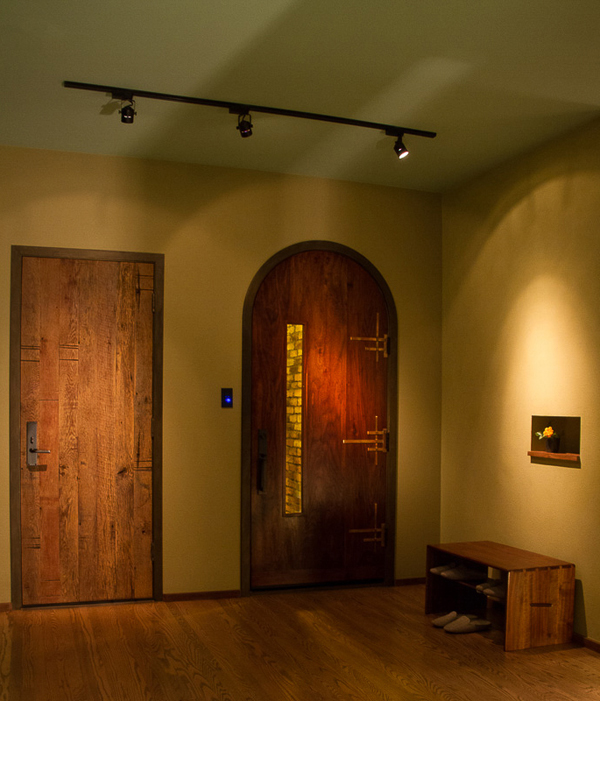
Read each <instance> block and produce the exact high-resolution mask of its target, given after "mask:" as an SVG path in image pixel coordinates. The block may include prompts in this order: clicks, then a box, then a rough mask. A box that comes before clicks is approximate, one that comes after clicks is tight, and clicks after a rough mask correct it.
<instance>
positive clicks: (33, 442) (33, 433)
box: [27, 421, 50, 467]
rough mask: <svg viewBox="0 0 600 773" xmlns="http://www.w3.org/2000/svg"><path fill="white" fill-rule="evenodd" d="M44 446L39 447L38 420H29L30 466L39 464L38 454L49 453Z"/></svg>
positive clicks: (28, 445) (28, 455)
mask: <svg viewBox="0 0 600 773" xmlns="http://www.w3.org/2000/svg"><path fill="white" fill-rule="evenodd" d="M49 453H50V451H47V450H46V449H43V448H38V447H37V421H28V422H27V465H28V466H29V467H35V466H36V465H37V455H38V454H49Z"/></svg>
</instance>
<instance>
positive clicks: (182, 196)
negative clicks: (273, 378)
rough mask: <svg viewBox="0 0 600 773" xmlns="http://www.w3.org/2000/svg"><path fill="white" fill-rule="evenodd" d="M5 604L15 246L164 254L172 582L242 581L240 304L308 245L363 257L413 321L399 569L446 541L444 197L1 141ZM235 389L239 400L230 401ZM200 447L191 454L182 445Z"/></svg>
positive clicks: (416, 571)
mask: <svg viewBox="0 0 600 773" xmlns="http://www.w3.org/2000/svg"><path fill="white" fill-rule="evenodd" d="M0 180H1V181H2V183H1V186H0V331H2V334H1V335H0V374H2V377H1V378H0V603H2V602H7V601H9V600H10V570H9V555H10V550H9V468H8V437H9V428H8V394H9V391H8V388H9V371H8V366H9V300H10V247H11V245H12V244H22V245H33V246H41V247H70V248H80V249H104V250H132V251H140V252H162V253H164V254H165V256H166V260H165V262H166V268H165V352H164V354H165V374H164V420H165V429H164V589H165V592H167V593H176V592H193V591H213V590H232V589H237V588H239V583H240V577H239V553H240V537H239V532H240V463H241V462H240V453H241V452H240V434H241V422H240V418H241V417H240V397H241V361H242V352H241V340H242V333H241V331H242V326H241V323H242V306H243V301H244V296H245V294H246V291H247V288H248V286H249V284H250V281H251V280H252V278H253V276H254V275H255V273H256V272H257V271H258V269H259V268H260V266H261V265H262V264H263V263H264V262H265V261H266V260H267V259H268V258H269V257H271V255H273V254H274V253H276V252H277V251H278V250H280V249H282V248H284V247H287V246H289V245H291V244H294V243H296V242H300V241H304V240H309V239H327V240H331V241H336V242H339V243H342V244H345V245H347V246H348V247H351V248H352V249H355V250H357V251H358V252H360V253H362V254H363V255H364V256H365V257H366V258H368V259H369V260H370V261H371V262H372V263H374V264H375V266H377V268H378V269H379V270H380V271H381V272H382V274H383V275H384V277H385V278H386V280H387V282H388V284H389V286H390V288H391V290H392V293H393V295H394V298H395V301H396V304H397V311H398V321H399V342H398V350H399V422H400V426H399V434H400V458H399V482H398V538H397V567H396V574H397V576H398V577H400V578H402V577H414V576H422V574H423V564H424V551H425V544H426V543H427V542H428V541H436V540H437V539H438V538H439V480H440V466H439V454H440V451H439V445H440V401H441V391H440V382H441V365H440V363H441V359H440V358H441V350H440V341H441V217H440V199H439V197H437V196H435V195H432V194H425V193H418V192H411V191H402V190H398V189H392V188H379V187H375V186H367V185H357V184H352V183H341V182H334V181H328V180H319V179H312V178H303V177H294V176H284V175H273V174H262V173H254V172H248V171H242V170H233V169H230V170H226V169H217V168H212V167H197V166H187V165H175V164H167V163H159V162H147V161H141V160H134V159H123V158H112V157H101V156H88V155H83V154H69V153H59V152H47V151H34V150H27V149H19V148H0ZM222 386H232V387H233V388H234V394H235V398H236V407H235V408H234V409H233V410H227V411H223V410H222V409H221V408H220V388H221V387H222ZM190 437H191V439H192V441H193V443H192V444H193V446H194V447H195V449H196V450H195V452H194V454H192V455H190V454H185V455H184V454H183V453H182V447H183V446H184V445H185V446H189V445H190Z"/></svg>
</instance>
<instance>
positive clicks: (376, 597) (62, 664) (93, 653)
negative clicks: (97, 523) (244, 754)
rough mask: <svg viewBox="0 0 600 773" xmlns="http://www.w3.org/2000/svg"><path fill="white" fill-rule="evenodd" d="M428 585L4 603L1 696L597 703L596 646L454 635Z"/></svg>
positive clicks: (599, 692) (598, 666) (495, 634)
mask: <svg viewBox="0 0 600 773" xmlns="http://www.w3.org/2000/svg"><path fill="white" fill-rule="evenodd" d="M424 595H425V590H424V587H423V586H418V585H412V586H400V587H395V588H394V587H389V588H388V587H386V588H355V589H335V590H319V591H297V592H284V593H265V594H256V595H254V596H251V597H247V598H228V599H219V600H193V601H173V602H159V603H156V602H142V603H124V604H100V605H91V606H87V607H86V606H79V607H70V608H69V607H59V608H47V609H21V610H12V611H6V612H2V613H0V699H1V700H4V701H16V700H28V701H37V700H62V701H101V700H111V701H131V700H140V701H205V700H213V701H249V700H250V701H356V700H358V701H448V700H450V701H482V700H486V701H514V700H520V701H596V700H600V654H598V653H596V652H593V651H591V650H589V649H585V648H583V647H579V646H576V645H569V646H567V647H561V646H558V645H557V646H552V647H539V648H535V649H529V650H522V651H515V652H505V651H504V649H503V644H502V640H501V636H500V635H499V634H498V632H485V633H476V634H467V635H452V634H448V633H446V632H445V631H443V630H441V629H438V628H434V627H433V626H432V624H431V620H432V618H434V617H435V615H425V614H424V613H423V609H424Z"/></svg>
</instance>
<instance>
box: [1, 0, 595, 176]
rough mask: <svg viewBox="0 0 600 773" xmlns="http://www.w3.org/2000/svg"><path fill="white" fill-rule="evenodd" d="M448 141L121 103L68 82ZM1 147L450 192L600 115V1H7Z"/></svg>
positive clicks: (154, 103)
mask: <svg viewBox="0 0 600 773" xmlns="http://www.w3.org/2000/svg"><path fill="white" fill-rule="evenodd" d="M65 80H70V81H80V82H86V83H94V84H101V85H107V86H118V87H124V88H132V89H139V90H146V91H154V92H163V93H169V94H178V95H185V96H192V97H202V98H208V99H215V100H221V101H232V102H241V103H250V104H255V105H265V106H269V107H276V108H285V109H290V110H298V111H303V112H313V113H324V114H327V115H333V116H341V117H344V118H352V119H358V120H366V121H372V122H376V123H385V124H394V125H400V126H408V127H412V128H415V129H424V130H427V131H435V132H437V137H436V138H435V139H428V138H422V137H410V136H406V137H405V140H406V144H407V145H408V147H409V150H410V155H409V156H408V158H406V159H404V160H402V161H398V159H397V158H396V157H395V156H394V153H393V151H392V148H393V144H394V139H393V138H392V137H386V136H385V134H384V133H383V132H381V131H378V130H373V129H365V128H355V127H346V126H339V125H333V124H329V123H321V122H317V121H307V120H303V119H299V118H289V117H281V116H273V115H265V114H259V113H255V114H253V116H252V120H253V124H254V133H253V136H252V137H251V138H248V139H242V138H241V137H240V135H239V132H237V131H236V130H235V127H236V123H237V116H235V115H230V114H229V113H228V111H227V110H225V109H219V108H214V107H199V106H195V105H194V106H189V105H182V104H177V103H171V102H160V101H155V100H147V99H138V100H137V102H136V109H137V116H136V119H135V121H134V123H133V124H132V125H125V124H122V123H121V122H120V119H119V115H118V112H117V110H118V108H119V107H120V104H119V103H118V102H115V101H112V100H111V98H110V95H105V94H103V93H94V92H86V91H76V90H72V89H65V88H63V86H62V83H63V81H65ZM0 105H1V108H0V144H2V145H16V146H24V147H31V148H48V149H56V150H65V151H75V152H84V153H99V154H108V155H122V156H136V157H142V158H151V159H163V160H169V161H175V162H186V163H194V164H210V165H214V166H224V167H239V168H247V169H256V170H263V171H272V172H286V173H291V174H300V175H309V176H318V177H326V178H333V179H341V180H353V181H357V182H364V183H374V184H378V185H388V186H394V187H400V188H412V189H417V190H426V191H442V190H446V189H448V188H450V187H452V186H455V185H457V184H459V183H460V182H462V181H464V180H466V179H469V178H471V177H473V176H475V175H477V174H478V173H480V172H482V171H484V170H486V169H489V168H491V167H493V166H495V165H497V164H498V163H501V162H502V161H504V160H506V159H507V158H510V157H512V156H515V155H517V154H519V153H521V152H523V151H525V150H528V149H530V148H532V147H535V146H536V145H538V144H541V143H543V142H545V141H547V140H549V139H552V138H555V137H560V136H561V135H562V134H564V133H565V132H567V131H569V130H570V129H572V128H574V127H576V126H578V125H580V124H583V123H585V122H587V121H590V120H591V119H593V118H595V117H597V116H600V2H598V0H569V2H568V3H565V2H564V0H560V2H559V0H368V1H367V0H213V2H209V0H170V1H169V2H165V0H86V2H82V0H2V10H1V11H0Z"/></svg>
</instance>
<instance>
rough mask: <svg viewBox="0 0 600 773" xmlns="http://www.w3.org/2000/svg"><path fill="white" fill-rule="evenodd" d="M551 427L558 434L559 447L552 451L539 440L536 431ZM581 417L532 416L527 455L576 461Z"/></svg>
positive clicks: (562, 460) (578, 449)
mask: <svg viewBox="0 0 600 773" xmlns="http://www.w3.org/2000/svg"><path fill="white" fill-rule="evenodd" d="M546 427H552V428H553V429H554V430H555V431H556V432H557V433H558V435H559V436H560V449H559V451H558V453H552V452H551V451H548V450H547V449H546V445H545V441H544V440H539V439H538V438H537V437H536V436H535V433H536V432H543V431H544V429H545V428H546ZM580 438H581V417H580V416H532V417H531V450H529V451H528V452H527V456H530V457H531V458H533V459H545V460H548V461H550V462H553V461H554V462H577V463H579V462H580V461H581V456H580Z"/></svg>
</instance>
